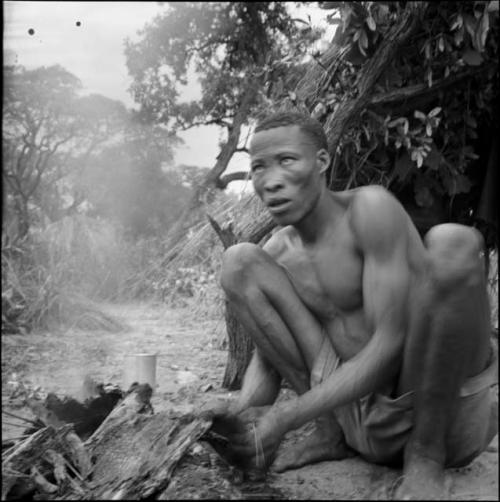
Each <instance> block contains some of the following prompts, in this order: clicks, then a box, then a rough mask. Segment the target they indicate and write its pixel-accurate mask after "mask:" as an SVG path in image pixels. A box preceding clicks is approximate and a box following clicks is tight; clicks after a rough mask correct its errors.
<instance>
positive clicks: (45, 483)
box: [2, 384, 280, 500]
mask: <svg viewBox="0 0 500 502" xmlns="http://www.w3.org/2000/svg"><path fill="white" fill-rule="evenodd" d="M151 393H152V390H151V387H149V385H147V384H146V385H133V386H132V387H131V390H130V391H129V393H128V394H127V395H125V397H124V398H123V399H122V400H121V401H120V402H119V403H118V404H117V405H116V406H115V408H114V409H113V410H112V411H111V413H110V414H109V415H108V416H107V418H106V419H105V420H104V421H103V422H102V423H101V424H100V426H99V427H98V428H97V430H95V431H94V433H93V434H92V435H91V436H90V437H89V438H88V439H87V440H86V441H85V442H82V441H81V439H80V438H79V437H78V435H77V434H76V433H75V431H74V428H73V425H72V424H64V425H62V426H60V427H57V426H53V425H48V426H47V427H44V428H43V429H41V430H38V431H36V432H35V433H33V434H31V435H30V436H29V437H28V438H27V439H26V440H24V441H22V442H21V443H19V444H17V445H16V446H14V447H12V448H10V450H9V451H7V452H5V454H3V456H2V474H3V476H2V500H16V499H17V500H19V499H24V498H26V497H30V498H36V499H37V500H103V499H104V500H106V499H108V500H125V499H128V500H143V499H154V500H165V499H172V498H216V499H228V498H231V499H244V498H246V497H247V496H249V497H251V498H254V499H267V498H280V497H279V494H278V492H276V490H273V489H272V488H271V487H269V486H268V485H266V484H265V482H264V481H263V480H261V482H259V483H255V482H254V483H251V482H250V483H247V484H245V483H244V482H242V477H241V475H239V474H238V472H239V471H235V469H234V468H233V467H231V466H230V465H228V464H227V462H226V461H225V460H223V458H222V457H220V456H219V454H218V453H217V451H218V450H217V448H215V449H214V448H213V447H212V446H211V444H214V438H213V437H212V436H213V434H211V433H210V428H211V426H212V418H211V416H210V415H207V414H203V415H201V416H195V415H192V414H180V413H178V412H176V411H174V410H168V411H162V412H159V413H155V412H154V410H153V408H152V406H151V403H150V398H151ZM52 418H54V417H52ZM54 423H56V422H54ZM209 443H210V444H209Z"/></svg>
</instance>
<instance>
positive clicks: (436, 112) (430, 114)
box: [429, 106, 441, 118]
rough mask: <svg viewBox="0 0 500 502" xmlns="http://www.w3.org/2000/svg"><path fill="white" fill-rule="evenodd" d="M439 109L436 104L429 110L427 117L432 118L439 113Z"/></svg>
mask: <svg viewBox="0 0 500 502" xmlns="http://www.w3.org/2000/svg"><path fill="white" fill-rule="evenodd" d="M440 111H441V107H440V106H436V108H433V109H432V110H431V111H430V112H429V118H432V117H435V116H436V115H439V112H440Z"/></svg>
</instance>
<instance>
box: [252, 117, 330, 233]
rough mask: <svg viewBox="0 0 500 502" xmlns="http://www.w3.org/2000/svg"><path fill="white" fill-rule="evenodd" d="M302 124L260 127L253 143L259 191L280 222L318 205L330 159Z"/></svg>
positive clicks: (298, 217) (286, 222) (294, 219)
mask: <svg viewBox="0 0 500 502" xmlns="http://www.w3.org/2000/svg"><path fill="white" fill-rule="evenodd" d="M329 160H330V158H329V156H328V152H327V151H326V150H324V149H322V150H318V149H317V147H316V146H315V145H314V144H313V142H312V140H311V139H310V138H309V137H308V136H307V135H306V134H304V133H303V132H302V131H301V130H300V127H299V126H296V125H292V126H283V127H276V128H273V129H269V130H266V131H260V132H258V133H256V134H255V136H254V137H253V140H252V143H251V145H250V166H251V171H252V181H253V186H254V188H255V191H256V192H257V194H258V196H259V197H260V199H261V200H262V201H263V202H264V204H265V205H266V206H267V208H268V210H269V212H270V213H271V215H272V217H273V218H274V220H275V221H276V222H277V223H278V224H280V225H293V224H295V223H298V222H299V221H301V220H302V219H303V218H304V216H306V215H307V214H308V213H309V212H310V211H311V209H313V208H314V206H315V205H316V203H317V201H318V199H319V196H320V194H321V190H322V189H323V185H324V179H323V177H322V176H321V174H322V173H323V172H324V171H325V170H326V168H327V167H328V163H329Z"/></svg>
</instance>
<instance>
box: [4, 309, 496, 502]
mask: <svg viewBox="0 0 500 502" xmlns="http://www.w3.org/2000/svg"><path fill="white" fill-rule="evenodd" d="M102 307H103V308H104V309H105V310H106V312H108V313H110V314H111V315H113V316H115V317H116V318H118V319H120V320H121V321H122V322H124V324H126V325H127V326H128V329H126V330H124V331H123V332H119V333H107V332H102V331H101V332H100V331H94V332H89V331H79V330H74V329H73V330H68V331H65V332H61V333H38V334H31V335H29V336H18V335H11V336H7V337H2V408H3V409H6V410H9V409H11V410H15V412H16V413H17V414H23V415H24V416H29V412H28V410H26V409H23V408H19V406H18V407H16V403H15V401H14V402H12V400H10V401H9V399H8V396H9V395H11V391H10V388H11V386H12V384H9V383H8V382H9V381H11V382H12V381H22V382H24V383H27V384H29V385H30V386H31V387H37V386H38V387H41V389H42V390H44V391H46V392H47V391H53V392H56V393H58V394H67V395H73V396H75V397H78V395H79V392H80V390H81V384H82V382H83V378H84V376H85V375H86V374H90V375H91V376H93V377H94V378H95V379H96V380H98V381H103V382H111V383H116V384H119V385H121V384H122V382H123V377H124V361H125V355H126V354H130V353H136V352H152V353H156V352H158V353H159V357H158V366H157V388H156V391H155V394H154V396H153V401H152V402H153V406H154V408H155V409H156V410H163V409H168V408H169V407H170V408H175V409H179V410H185V411H193V410H196V409H197V408H199V406H200V405H202V404H203V403H206V402H207V401H209V400H212V399H213V398H215V397H218V396H219V397H220V396H223V395H227V392H226V391H225V390H224V389H222V388H221V387H220V382H221V381H222V377H223V374H224V367H225V363H226V357H227V354H226V351H225V350H221V349H220V348H219V346H220V343H219V342H220V340H221V336H222V335H221V333H222V330H223V329H224V324H223V322H222V321H221V320H203V319H202V320H200V319H196V318H193V314H192V310H190V309H188V308H179V309H172V308H167V307H165V306H163V305H162V306H158V305H157V306H155V305H150V304H137V303H134V304H127V305H123V304H122V305H103V306H102ZM287 392H291V391H285V393H284V395H283V396H282V398H286V397H287V395H286V393H287ZM2 418H5V417H2ZM12 422H15V420H12ZM12 422H11V423H12ZM306 428H307V427H306ZM19 431H20V429H19V428H16V427H14V426H12V425H9V424H6V423H5V421H4V420H2V436H3V438H4V439H5V438H7V437H14V436H16V434H19ZM302 432H303V430H299V431H298V432H295V433H294V434H295V436H296V435H297V434H299V435H300V434H301V433H302ZM294 434H292V435H291V436H293V435H294ZM285 445H286V443H285ZM400 475H401V472H400V471H397V470H393V469H389V468H385V467H381V466H376V465H372V464H369V463H367V462H365V461H363V460H362V459H361V458H359V457H354V458H350V459H346V460H342V461H332V462H321V463H318V464H315V465H310V466H307V467H303V468H300V469H296V470H291V471H288V472H285V473H282V474H270V475H269V478H268V484H269V485H270V486H271V487H272V488H275V489H276V490H278V492H279V493H281V494H282V495H283V498H288V499H330V500H332V499H336V500H360V499H372V500H373V499H379V500H384V499H387V496H388V492H387V487H390V486H391V485H393V484H394V483H395V482H396V481H397V479H398V477H399V476H400ZM447 475H448V476H449V478H450V481H451V496H450V499H451V500H498V494H499V492H498V436H497V437H495V439H494V440H493V441H492V443H491V445H490V446H489V448H488V450H487V451H485V452H484V453H483V454H482V455H480V456H479V457H478V458H477V459H476V460H474V461H473V462H472V463H471V464H470V465H469V466H467V467H464V468H461V469H450V470H449V471H447Z"/></svg>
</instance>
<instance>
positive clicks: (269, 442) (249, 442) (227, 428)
mask: <svg viewBox="0 0 500 502" xmlns="http://www.w3.org/2000/svg"><path fill="white" fill-rule="evenodd" d="M212 416H213V425H212V428H211V429H210V431H209V434H208V435H207V436H208V437H207V440H208V441H209V443H210V444H211V445H212V446H213V448H214V449H215V450H216V451H217V452H218V453H219V454H220V455H221V456H222V457H223V458H225V459H226V460H227V461H228V462H229V463H231V464H233V465H235V466H236V467H238V468H240V469H242V470H245V471H253V472H261V473H263V472H264V471H265V470H267V468H268V467H269V466H270V465H271V463H272V462H273V461H274V458H275V456H276V451H277V449H278V446H279V444H280V442H281V439H282V438H283V435H284V433H285V432H286V431H285V430H283V427H282V425H281V423H280V421H279V414H278V412H277V407H276V406H272V407H271V406H262V407H253V408H248V409H247V410H245V411H242V412H241V413H238V414H233V413H231V412H230V411H229V412H226V413H223V414H220V415H215V416H214V415H212Z"/></svg>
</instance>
